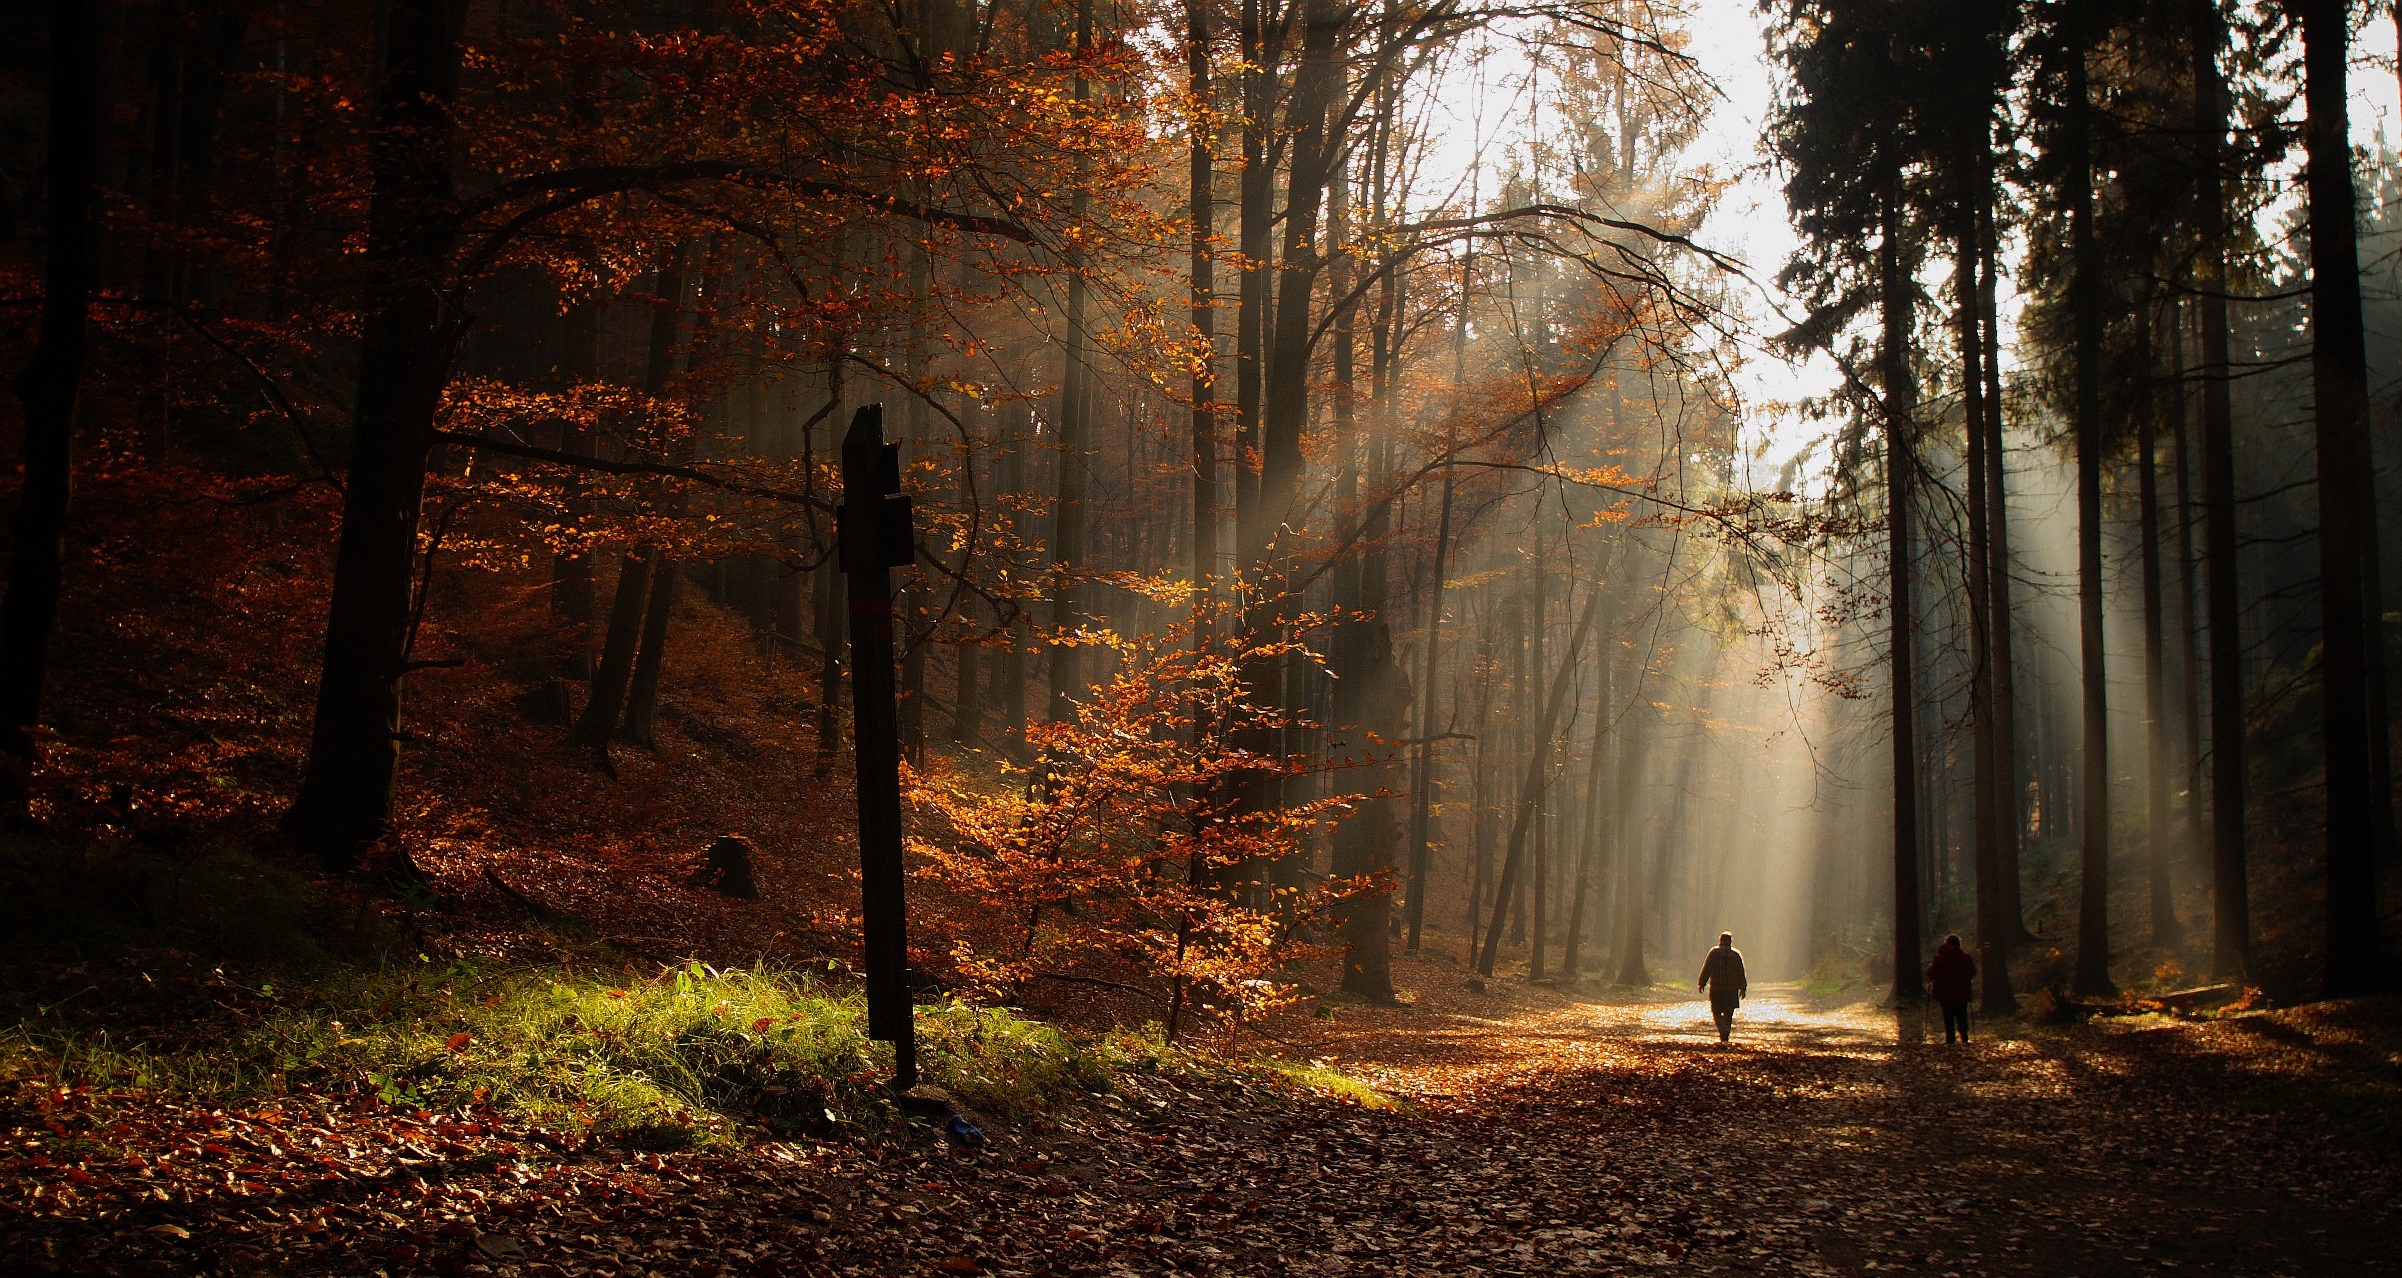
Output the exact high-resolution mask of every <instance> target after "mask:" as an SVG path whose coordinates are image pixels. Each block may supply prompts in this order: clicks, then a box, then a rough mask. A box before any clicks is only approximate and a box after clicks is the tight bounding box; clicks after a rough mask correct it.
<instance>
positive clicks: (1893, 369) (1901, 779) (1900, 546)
mask: <svg viewBox="0 0 2402 1278" xmlns="http://www.w3.org/2000/svg"><path fill="white" fill-rule="evenodd" d="M1886 182H1887V185H1886V190H1885V194H1884V211H1883V214H1882V219H1881V220H1882V228H1881V232H1880V236H1881V242H1880V244H1879V246H1878V249H1877V263H1878V292H1879V295H1880V298H1881V303H1880V305H1881V308H1882V312H1883V318H1882V324H1883V334H1884V335H1883V342H1882V346H1881V348H1880V356H1879V360H1878V371H1879V376H1880V377H1881V378H1882V379H1883V382H1884V385H1883V387H1882V390H1883V394H1884V401H1885V402H1884V412H1885V493H1886V513H1885V554H1886V581H1887V598H1888V601H1889V602H1888V603H1887V607H1888V608H1889V609H1890V610H1891V613H1892V616H1891V618H1890V621H1891V633H1890V635H1889V636H1888V640H1887V643H1888V649H1887V654H1886V656H1887V662H1888V664H1889V666H1890V667H1891V669H1892V672H1893V955H1894V960H1893V994H1892V1001H1893V1002H1894V1003H1896V1004H1908V1003H1915V1002H1917V1001H1918V999H1919V998H1920V997H1921V996H1922V995H1923V994H1925V992H1926V988H1925V982H1924V981H1923V980H1922V979H1921V977H1920V975H1919V970H1918V950H1919V937H1918V929H1919V916H1918V912H1919V900H1918V695H1917V681H1916V678H1915V671H1913V670H1912V669H1911V667H1912V665H1913V664H1914V662H1913V660H1912V653H1911V632H1912V630H1913V629H1914V626H1913V624H1912V623H1913V621H1914V620H1915V614H1914V612H1913V605H1912V603H1911V590H1910V585H1911V581H1910V578H1911V572H1910V540H1911V538H1910V491H1911V480H1912V474H1911V471H1912V468H1913V467H1914V466H1915V465H1916V461H1915V459H1914V458H1913V457H1912V455H1911V439H1912V436H1913V435H1914V434H1915V429H1914V426H1913V423H1912V421H1911V417H1912V415H1913V414H1914V413H1915V412H1916V411H1917V398H1918V395H1917V388H1916V386H1915V384H1914V383H1913V381H1912V379H1911V376H1910V306H1911V296H1910V289H1909V285H1908V279H1909V274H1908V272H1907V270H1906V269H1905V267H1904V264H1903V260H1902V259H1903V254H1902V242H1901V237H1902V211H1901V192H1900V190H1899V187H1900V185H1901V178H1900V175H1899V174H1898V173H1896V174H1892V175H1889V176H1888V177H1887V179H1886Z"/></svg>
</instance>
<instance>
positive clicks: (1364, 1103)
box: [1243, 1056, 1401, 1109]
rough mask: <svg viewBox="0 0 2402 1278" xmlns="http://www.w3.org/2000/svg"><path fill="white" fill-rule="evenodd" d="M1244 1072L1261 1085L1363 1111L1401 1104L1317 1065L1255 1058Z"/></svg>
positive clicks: (1352, 1079)
mask: <svg viewBox="0 0 2402 1278" xmlns="http://www.w3.org/2000/svg"><path fill="white" fill-rule="evenodd" d="M1243 1069H1244V1071H1245V1072H1247V1073H1249V1074H1251V1075H1252V1076H1253V1077H1255V1078H1258V1079H1260V1080H1261V1081H1263V1082H1268V1083H1272V1084H1275V1085H1277V1086H1281V1087H1287V1088H1292V1089H1295V1090H1298V1091H1304V1092H1314V1093H1316V1094H1318V1095H1320V1096H1329V1097H1333V1098H1335V1099H1337V1100H1347V1101H1350V1102H1352V1103H1353V1104H1356V1105H1358V1106H1359V1107H1360V1108H1362V1109H1399V1108H1400V1107H1401V1105H1400V1102H1398V1101H1396V1100H1394V1099H1393V1098H1392V1097H1390V1096H1387V1095H1385V1094H1384V1093H1383V1092H1380V1091H1378V1090H1376V1088H1375V1087H1373V1086H1371V1085H1369V1084H1368V1083H1365V1082H1363V1081H1361V1080H1359V1079H1356V1078H1353V1077H1352V1076H1350V1075H1349V1074H1346V1073H1343V1072H1342V1071H1341V1070H1338V1069H1335V1068H1333V1067H1332V1066H1329V1065H1326V1064H1324V1063H1322V1062H1319V1061H1288V1060H1284V1059H1282V1058H1280V1057H1274V1056H1255V1057H1253V1058H1251V1059H1250V1060H1248V1061H1245V1062H1244V1063H1243Z"/></svg>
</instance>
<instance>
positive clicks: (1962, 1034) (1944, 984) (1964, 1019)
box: [1927, 933, 1977, 1043]
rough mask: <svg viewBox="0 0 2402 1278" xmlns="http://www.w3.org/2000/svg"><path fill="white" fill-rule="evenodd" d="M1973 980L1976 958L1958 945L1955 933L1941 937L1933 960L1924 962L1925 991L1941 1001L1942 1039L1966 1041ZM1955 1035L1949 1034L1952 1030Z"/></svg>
mask: <svg viewBox="0 0 2402 1278" xmlns="http://www.w3.org/2000/svg"><path fill="white" fill-rule="evenodd" d="M1976 979H1977V961H1976V960H1975V959H1973V958H1970V957H1969V956H1968V951H1967V950H1964V949H1961V948H1960V937H1959V934H1957V933H1954V934H1953V935H1951V936H1947V937H1945V938H1943V945H1942V946H1941V948H1939V949H1937V950H1936V951H1935V960H1934V961H1933V962H1931V963H1929V964H1927V991H1928V992H1929V993H1931V994H1933V995H1934V996H1935V1001H1936V1002H1938V1003H1941V1004H1943V1041H1944V1042H1946V1043H1953V1042H1958V1043H1965V1042H1967V1041H1968V999H1969V993H1970V991H1969V983H1970V982H1972V981H1974V980H1976ZM1955 1032H1956V1033H1957V1034H1958V1037H1957V1038H1955V1037H1953V1035H1954V1033H1955Z"/></svg>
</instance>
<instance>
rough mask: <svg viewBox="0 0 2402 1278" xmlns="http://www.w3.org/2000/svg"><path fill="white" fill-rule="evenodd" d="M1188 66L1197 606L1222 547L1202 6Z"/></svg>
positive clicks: (1195, 15) (1190, 10) (1196, 0)
mask: <svg viewBox="0 0 2402 1278" xmlns="http://www.w3.org/2000/svg"><path fill="white" fill-rule="evenodd" d="M1184 12H1185V21H1186V23H1187V29H1186V35H1185V60H1186V65H1187V73H1188V74H1189V75H1190V77H1191V85H1190V88H1191V91H1192V97H1193V104H1194V115H1193V121H1192V126H1191V127H1192V131H1193V137H1192V172H1191V197H1190V199H1191V208H1192V219H1193V247H1192V265H1191V276H1192V281H1191V286H1192V322H1193V333H1194V335H1195V338H1196V340H1197V342H1198V344H1199V347H1200V350H1199V354H1200V358H1199V360H1198V361H1196V362H1195V364H1194V366H1193V581H1194V583H1195V584H1196V585H1197V586H1200V587H1202V588H1203V592H1204V593H1203V594H1202V595H1201V596H1199V602H1198V603H1197V604H1196V606H1200V605H1201V604H1205V603H1206V601H1207V599H1208V597H1209V596H1208V592H1207V583H1208V582H1209V581H1210V579H1211V578H1212V577H1214V576H1215V575H1217V573H1218V572H1219V571H1220V565H1219V562H1218V561H1219V556H1220V555H1222V554H1223V553H1224V551H1223V549H1222V548H1221V547H1220V546H1219V544H1218V518H1219V513H1220V512H1219V502H1220V498H1219V496H1218V422H1217V404H1216V402H1215V400H1214V398H1213V397H1214V396H1215V395H1216V393H1217V392H1216V389H1215V384H1216V380H1217V351H1218V309H1217V287H1218V285H1217V267H1216V263H1215V262H1214V261H1213V260H1212V259H1211V256H1210V255H1211V252H1212V250H1211V247H1210V240H1211V238H1212V237H1213V235H1214V234H1215V229H1214V228H1215V226H1216V219H1217V207H1216V200H1217V195H1216V182H1215V180H1214V179H1215V172H1214V168H1215V164H1216V158H1215V156H1214V155H1213V154H1212V151H1211V147H1210V135H1209V120H1208V119H1207V117H1206V116H1205V114H1204V112H1206V111H1207V110H1208V108H1209V105H1210V87H1209V8H1208V6H1207V5H1205V4H1202V3H1201V2H1200V0H1189V2H1188V3H1187V4H1186V5H1185V10H1184Z"/></svg>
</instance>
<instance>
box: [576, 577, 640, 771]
mask: <svg viewBox="0 0 2402 1278" xmlns="http://www.w3.org/2000/svg"><path fill="white" fill-rule="evenodd" d="M660 558H661V556H660V552H659V548H658V547H656V546H637V547H635V548H633V549H631V550H628V551H627V552H625V554H624V555H623V556H621V557H620V558H619V560H618V564H617V591H616V594H615V595H614V596H612V597H611V600H610V603H609V630H608V634H607V636H606V637H605V638H604V639H603V641H602V643H601V659H600V664H599V665H597V666H595V667H594V668H593V671H592V688H591V693H590V695H589V696H588V697H587V698H586V700H585V702H584V712H583V713H582V714H580V715H578V716H576V721H575V726H574V727H572V728H570V729H568V732H567V740H568V743H569V744H571V745H580V746H590V747H592V748H594V749H601V748H603V747H606V746H607V745H608V743H609V738H610V737H612V736H614V735H615V734H616V732H617V724H618V720H619V718H620V716H622V715H623V713H624V709H625V703H626V694H627V693H628V692H629V691H630V690H631V689H632V688H633V684H634V657H635V654H636V652H637V651H639V649H640V648H641V644H642V632H643V628H644V626H645V624H646V622H647V620H648V617H649V603H650V595H651V578H652V576H653V575H654V574H655V573H656V571H657V568H658V566H659V561H660Z"/></svg>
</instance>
